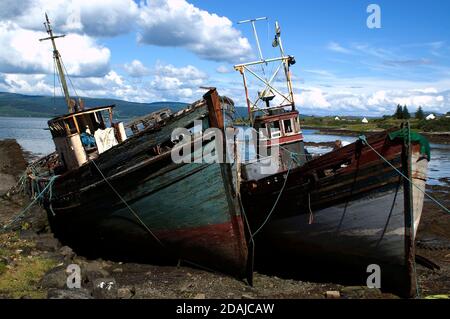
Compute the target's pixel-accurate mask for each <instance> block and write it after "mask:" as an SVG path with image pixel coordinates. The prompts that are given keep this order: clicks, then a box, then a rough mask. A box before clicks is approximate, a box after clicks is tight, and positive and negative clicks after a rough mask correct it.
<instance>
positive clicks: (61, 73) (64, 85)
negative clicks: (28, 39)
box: [39, 13, 76, 113]
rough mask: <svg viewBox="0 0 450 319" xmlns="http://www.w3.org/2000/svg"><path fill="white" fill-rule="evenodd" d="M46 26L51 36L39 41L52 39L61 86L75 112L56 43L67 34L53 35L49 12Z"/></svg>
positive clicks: (69, 105) (71, 111) (72, 110)
mask: <svg viewBox="0 0 450 319" xmlns="http://www.w3.org/2000/svg"><path fill="white" fill-rule="evenodd" d="M44 26H45V30H46V31H47V33H48V34H49V37H47V38H43V39H39V41H45V40H51V41H52V46H53V58H54V59H55V62H56V67H57V68H58V73H59V78H60V80H61V86H62V89H63V92H64V98H65V100H66V104H67V107H68V109H69V113H73V112H75V110H76V109H75V105H74V103H72V100H71V99H70V95H69V88H68V87H67V82H66V76H65V75H64V70H63V66H62V62H61V55H60V54H59V51H58V49H57V48H56V43H55V39H57V38H63V37H65V36H66V35H65V34H62V35H53V30H52V26H51V24H50V20H49V19H48V16H47V13H45V22H44Z"/></svg>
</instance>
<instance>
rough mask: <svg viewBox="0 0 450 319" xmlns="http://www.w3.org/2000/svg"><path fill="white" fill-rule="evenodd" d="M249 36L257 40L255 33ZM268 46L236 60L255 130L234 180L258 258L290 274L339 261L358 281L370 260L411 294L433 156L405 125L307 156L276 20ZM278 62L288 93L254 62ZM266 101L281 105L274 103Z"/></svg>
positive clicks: (390, 282) (388, 284)
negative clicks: (253, 86)
mask: <svg viewBox="0 0 450 319" xmlns="http://www.w3.org/2000/svg"><path fill="white" fill-rule="evenodd" d="M255 21H256V20H250V22H251V23H253V24H254V23H255ZM254 30H256V29H255V28H254ZM255 36H256V37H257V34H256V32H255ZM256 43H257V44H258V47H259V41H258V38H257V41H256ZM274 46H279V48H280V53H281V57H279V58H274V59H264V58H263V57H262V55H261V56H260V60H259V61H255V62H251V63H245V64H240V65H237V66H235V69H236V70H238V71H239V72H240V73H241V74H242V77H243V81H244V87H245V92H246V100H247V104H248V113H249V118H250V122H251V124H252V126H253V128H256V129H258V132H257V133H256V134H257V135H256V136H257V138H256V140H255V143H254V145H256V147H255V153H256V160H254V161H252V162H250V163H245V164H243V167H242V179H243V180H242V186H241V196H242V201H243V205H244V208H245V212H246V216H247V218H248V220H249V224H250V236H249V238H248V240H249V244H251V245H255V248H256V253H255V258H256V263H257V264H258V260H259V261H260V264H267V263H270V262H271V261H272V262H274V263H276V264H277V265H276V267H278V268H280V267H283V268H290V270H293V271H294V272H295V271H297V272H299V271H301V270H300V269H301V268H304V267H302V266H305V265H309V264H312V263H313V261H320V262H321V263H322V264H325V265H327V267H329V268H334V267H335V266H337V265H343V266H344V268H345V267H348V269H352V271H353V270H355V269H356V271H355V272H354V275H355V276H357V277H358V278H360V279H363V280H364V281H363V282H364V283H365V280H366V278H367V276H368V275H369V274H368V273H367V272H366V271H367V267H368V266H369V265H371V264H376V265H379V266H380V268H381V276H382V287H383V288H392V289H395V290H397V291H399V292H400V293H403V294H404V295H408V296H410V295H413V294H414V293H415V272H414V258H415V255H414V238H415V235H416V232H417V229H418V226H419V222H420V217H421V213H422V206H423V199H424V190H425V182H426V178H427V166H428V161H429V158H430V154H429V145H428V142H427V140H426V139H425V138H423V137H422V136H420V135H419V134H416V133H412V132H410V130H409V127H408V126H407V125H405V127H403V128H402V129H400V130H397V131H395V130H393V131H389V132H382V133H379V134H374V135H371V136H369V137H368V138H367V139H366V138H365V137H361V138H360V139H359V140H358V141H356V142H354V143H352V144H350V145H348V146H345V147H342V148H339V149H336V150H334V151H332V152H329V153H327V154H325V155H322V156H320V157H318V158H312V157H311V155H310V154H308V152H307V151H306V150H305V147H304V144H303V138H302V134H301V130H300V125H299V119H298V112H296V111H295V102H294V98H293V92H292V84H291V83H290V82H291V80H290V69H289V68H290V66H291V65H292V64H293V63H292V61H293V57H291V56H286V55H285V54H284V51H283V47H282V43H281V38H280V28H279V26H278V24H276V36H275V40H274ZM259 52H261V49H259ZM276 62H279V63H280V67H282V68H284V70H285V72H284V76H285V80H286V83H287V90H288V92H287V93H282V91H281V90H280V88H279V87H278V88H277V87H275V85H274V84H273V82H272V81H273V79H274V78H275V76H276V74H274V75H272V76H271V77H270V78H269V79H268V80H267V79H264V78H263V76H258V74H256V72H255V70H254V69H253V70H252V69H251V67H252V66H258V67H259V66H261V67H263V68H264V67H265V66H266V65H267V64H269V63H276ZM280 67H279V68H280ZM279 68H278V69H276V71H275V72H278V70H279ZM249 73H250V74H251V75H254V76H256V77H257V79H259V80H260V81H261V82H262V83H263V85H264V88H263V89H262V90H261V91H259V92H257V94H256V98H255V100H251V99H250V97H249V93H248V92H249V88H248V87H247V77H246V75H247V74H249ZM266 76H267V74H266ZM268 93H270V94H268ZM277 96H278V97H281V98H279V99H278V100H277ZM270 101H275V102H276V101H279V102H278V103H275V105H274V106H272V105H270ZM261 104H263V105H262V106H261ZM286 107H287V108H288V110H286ZM261 150H263V151H264V152H263V153H262V154H261ZM267 161H269V162H272V164H273V163H275V164H276V165H275V168H276V170H275V172H273V173H270V174H267V173H264V172H263V170H262V168H263V167H265V166H267Z"/></svg>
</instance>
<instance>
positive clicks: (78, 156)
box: [30, 17, 247, 277]
mask: <svg viewBox="0 0 450 319" xmlns="http://www.w3.org/2000/svg"><path fill="white" fill-rule="evenodd" d="M46 18H47V17H46ZM45 26H46V29H47V32H48V33H49V38H47V39H50V40H51V41H52V44H53V48H54V60H55V63H56V65H57V69H58V70H59V77H60V80H61V84H62V86H63V91H64V93H65V99H66V102H67V105H68V106H69V113H68V114H65V115H61V116H58V117H56V118H53V119H51V120H50V121H48V125H49V128H50V132H51V134H52V137H53V141H54V144H55V148H56V154H52V155H51V156H49V157H47V158H44V159H41V160H40V161H38V162H37V163H35V164H34V165H33V169H32V172H33V173H30V178H32V179H33V181H34V184H35V185H37V186H39V189H41V190H42V189H43V190H44V191H42V192H41V194H43V196H44V206H45V208H46V210H47V212H48V216H49V221H50V226H51V229H52V230H53V232H54V233H55V235H56V236H57V237H58V238H60V239H61V240H62V241H63V242H64V243H67V244H69V245H71V246H73V247H83V249H88V250H89V251H95V250H99V249H106V250H109V251H112V252H117V253H118V254H122V255H123V254H125V255H126V254H128V253H137V254H138V255H139V256H141V257H143V258H148V260H155V261H159V260H163V261H170V260H174V261H177V260H182V261H186V262H188V263H191V264H193V265H197V266H199V267H203V268H207V269H214V270H219V271H222V272H225V273H229V274H232V275H235V276H237V277H243V276H245V275H246V266H247V245H246V239H245V235H244V230H243V222H242V218H241V206H240V205H239V202H238V198H237V195H236V189H235V182H234V181H235V179H234V177H233V174H234V169H235V167H232V164H229V163H206V162H204V161H202V154H203V150H204V149H205V148H207V147H210V146H211V143H215V136H212V137H211V138H209V139H205V138H204V137H203V138H202V136H201V135H198V134H197V133H196V131H195V129H194V124H195V123H197V124H196V125H198V123H200V126H201V129H207V128H215V129H218V130H220V131H223V130H225V128H227V127H229V126H231V125H232V121H231V118H230V116H229V112H230V111H231V110H232V109H233V101H231V100H230V99H228V98H226V97H221V96H219V95H218V93H217V91H216V89H214V88H210V89H209V90H208V92H207V93H206V94H205V95H204V96H203V99H201V100H199V101H197V102H195V103H193V104H191V105H189V106H188V107H187V108H185V109H183V110H181V111H178V112H176V113H173V114H171V113H170V112H166V113H165V114H164V115H163V114H162V113H161V112H160V113H158V114H157V115H158V117H157V118H155V117H152V119H153V121H152V122H151V123H152V124H151V125H150V124H149V123H150V122H149V119H148V118H147V119H142V118H140V119H138V120H137V121H134V122H133V123H132V124H131V126H130V128H131V130H132V131H133V132H134V134H133V135H131V136H127V132H126V130H125V129H124V125H123V124H122V123H120V122H114V120H113V106H112V105H111V106H104V107H95V108H90V109H86V108H83V107H82V103H79V102H78V103H76V102H75V101H73V100H72V99H71V98H70V96H69V90H68V88H67V85H66V82H65V77H66V76H67V75H65V74H64V72H63V69H62V67H61V61H60V60H61V57H60V55H59V52H58V51H57V49H56V45H55V38H57V36H54V35H53V33H52V29H51V26H50V22H49V21H48V18H47V19H46V23H45ZM195 121H197V122H195ZM142 123H147V124H149V125H147V126H146V125H144V128H143V129H141V130H139V128H138V126H139V124H142ZM179 128H182V129H185V130H188V133H187V134H188V135H189V136H186V135H180V136H175V137H174V136H173V135H172V132H173V131H174V130H175V129H179ZM191 138H192V141H191V142H189V143H188V146H189V149H191V146H192V145H194V144H196V145H200V147H199V148H198V149H195V148H194V151H193V152H192V153H189V152H188V153H186V154H185V153H183V152H182V151H180V149H181V148H182V147H181V146H185V145H186V143H187V141H189V140H190V139H191ZM182 140H183V141H186V142H185V143H182ZM198 143H200V144H198ZM174 151H176V152H177V154H178V153H180V154H181V155H182V158H183V159H184V161H181V162H174V161H173V159H172V156H171V155H172V153H173V152H174ZM186 159H190V160H186ZM198 159H200V160H198ZM228 162H230V161H228Z"/></svg>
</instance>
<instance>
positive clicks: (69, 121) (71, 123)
mask: <svg viewBox="0 0 450 319" xmlns="http://www.w3.org/2000/svg"><path fill="white" fill-rule="evenodd" d="M66 123H67V128H68V131H69V132H68V133H69V134H75V133H78V130H77V127H76V125H75V121H74V119H73V117H70V118H68V119H67V120H66Z"/></svg>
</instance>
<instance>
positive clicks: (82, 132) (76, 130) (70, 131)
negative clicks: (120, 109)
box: [48, 105, 127, 170]
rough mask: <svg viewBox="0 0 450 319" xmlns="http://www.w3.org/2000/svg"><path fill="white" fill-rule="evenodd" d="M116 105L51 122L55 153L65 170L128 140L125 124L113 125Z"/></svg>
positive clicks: (97, 108) (76, 166) (77, 113)
mask: <svg viewBox="0 0 450 319" xmlns="http://www.w3.org/2000/svg"><path fill="white" fill-rule="evenodd" d="M113 108H114V105H110V106H102V107H96V108H91V109H87V110H82V111H78V112H74V113H69V114H65V115H62V116H59V117H56V118H53V119H51V120H50V121H48V126H49V129H50V132H51V134H52V138H53V142H54V144H55V148H56V152H57V153H58V155H59V159H60V162H61V164H62V166H63V167H64V168H65V169H66V170H71V169H75V168H78V167H80V166H81V165H83V164H84V163H86V162H87V161H88V160H90V159H94V158H97V156H98V155H99V154H101V153H103V152H105V151H106V150H108V149H109V148H111V147H113V146H114V145H117V144H118V143H120V142H123V141H124V140H125V139H126V138H127V137H126V133H125V129H124V126H123V123H122V122H118V123H114V122H113Z"/></svg>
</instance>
